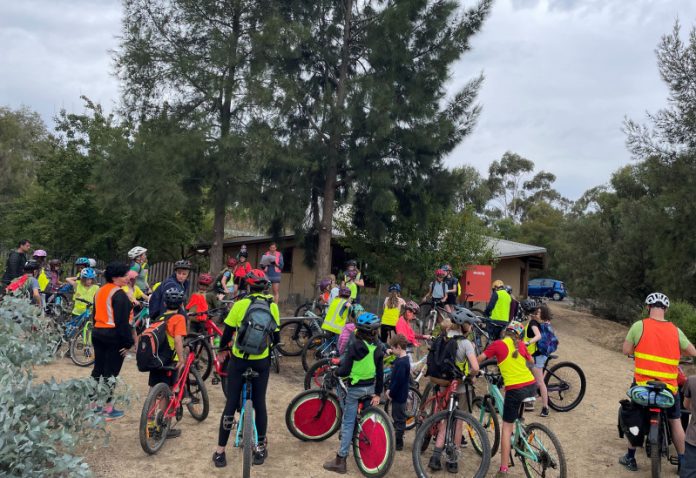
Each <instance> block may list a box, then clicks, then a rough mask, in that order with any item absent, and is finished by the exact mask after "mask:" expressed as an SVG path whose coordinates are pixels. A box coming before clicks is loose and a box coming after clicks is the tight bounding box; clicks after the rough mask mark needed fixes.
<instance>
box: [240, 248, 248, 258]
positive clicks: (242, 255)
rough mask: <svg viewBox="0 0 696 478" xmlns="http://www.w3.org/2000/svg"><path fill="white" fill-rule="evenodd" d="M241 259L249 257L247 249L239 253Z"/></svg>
mask: <svg viewBox="0 0 696 478" xmlns="http://www.w3.org/2000/svg"><path fill="white" fill-rule="evenodd" d="M239 257H245V258H246V257H249V253H248V252H247V251H246V249H244V250H241V251H239Z"/></svg>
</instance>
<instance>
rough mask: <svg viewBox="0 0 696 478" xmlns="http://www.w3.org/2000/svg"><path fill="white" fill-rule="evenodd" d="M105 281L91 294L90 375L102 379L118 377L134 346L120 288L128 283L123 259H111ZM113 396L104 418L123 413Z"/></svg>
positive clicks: (128, 310) (128, 305)
mask: <svg viewBox="0 0 696 478" xmlns="http://www.w3.org/2000/svg"><path fill="white" fill-rule="evenodd" d="M104 278H105V279H106V284H104V285H103V286H102V287H100V288H99V290H98V291H97V293H96V295H95V296H94V330H93V331H92V345H93V346H94V368H93V369H92V378H93V379H94V380H96V381H99V380H101V379H103V380H104V381H105V382H106V381H108V380H109V379H110V378H112V377H114V378H115V377H118V375H119V373H120V372H121V366H123V359H124V358H125V357H126V354H127V353H128V350H130V348H131V347H132V346H133V343H134V341H133V334H132V333H131V327H130V319H131V311H132V308H131V302H130V299H128V295H127V294H126V293H125V292H124V291H123V289H121V287H123V286H125V285H127V284H128V266H127V265H126V264H124V263H122V262H112V263H111V264H109V265H108V266H106V270H105V271H104ZM112 397H113V390H112V395H110V396H109V398H108V399H107V401H106V405H105V406H104V408H103V409H102V410H101V413H102V414H103V416H104V417H105V418H106V420H107V421H110V420H115V419H117V418H121V417H122V416H123V412H122V411H121V410H116V409H115V408H114V405H113V403H112Z"/></svg>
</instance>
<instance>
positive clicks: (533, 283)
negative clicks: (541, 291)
mask: <svg viewBox="0 0 696 478" xmlns="http://www.w3.org/2000/svg"><path fill="white" fill-rule="evenodd" d="M529 285H531V286H534V287H538V286H540V285H541V279H532V280H530V281H529Z"/></svg>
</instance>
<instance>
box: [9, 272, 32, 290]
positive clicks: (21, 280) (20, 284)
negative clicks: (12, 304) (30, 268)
mask: <svg viewBox="0 0 696 478" xmlns="http://www.w3.org/2000/svg"><path fill="white" fill-rule="evenodd" d="M29 277H31V274H22V275H21V276H20V277H17V278H16V279H14V280H13V281H12V282H10V285H8V286H7V288H6V289H5V292H7V293H8V294H12V295H20V294H21V293H22V292H24V285H25V284H26V283H27V280H29Z"/></svg>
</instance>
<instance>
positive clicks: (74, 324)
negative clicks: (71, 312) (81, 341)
mask: <svg viewBox="0 0 696 478" xmlns="http://www.w3.org/2000/svg"><path fill="white" fill-rule="evenodd" d="M77 300H78V301H80V302H83V303H85V304H87V309H86V310H85V311H84V312H83V313H82V314H80V315H78V316H71V317H70V318H69V319H68V320H67V321H65V322H64V323H59V322H56V323H55V324H54V326H55V327H56V329H58V331H59V332H60V335H59V337H58V339H57V340H56V341H55V343H54V344H53V346H52V347H51V354H52V355H54V356H55V355H56V354H57V353H58V350H60V348H61V346H63V344H68V354H70V358H71V359H72V360H73V362H74V363H75V364H76V365H81V364H80V363H78V362H77V361H76V359H74V358H73V356H72V350H73V349H74V347H73V346H72V342H73V339H74V338H75V337H79V336H80V331H83V330H85V329H86V328H87V327H88V326H87V324H88V323H90V322H91V321H90V317H91V307H92V303H91V302H87V301H86V300H82V299H77ZM91 337H92V336H91V333H90V334H89V338H90V345H91ZM76 356H77V354H76ZM92 362H94V359H92ZM87 365H89V364H87Z"/></svg>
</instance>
